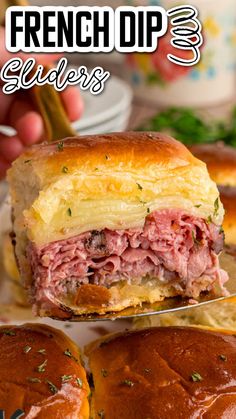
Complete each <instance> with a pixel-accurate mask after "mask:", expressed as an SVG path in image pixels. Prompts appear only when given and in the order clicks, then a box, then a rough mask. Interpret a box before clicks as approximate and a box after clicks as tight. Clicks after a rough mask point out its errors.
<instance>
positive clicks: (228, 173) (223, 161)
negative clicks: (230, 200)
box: [190, 143, 236, 186]
mask: <svg viewBox="0 0 236 419" xmlns="http://www.w3.org/2000/svg"><path fill="white" fill-rule="evenodd" d="M190 151H191V152H192V153H193V154H194V155H195V156H196V157H197V158H198V159H200V160H202V161H204V162H205V163H206V165H207V168H208V171H209V173H210V176H211V178H212V180H214V182H216V183H217V184H218V185H230V186H236V149H235V148H234V147H230V146H226V145H224V144H222V143H216V144H202V145H194V146H192V147H190Z"/></svg>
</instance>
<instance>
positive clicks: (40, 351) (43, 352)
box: [37, 349, 46, 355]
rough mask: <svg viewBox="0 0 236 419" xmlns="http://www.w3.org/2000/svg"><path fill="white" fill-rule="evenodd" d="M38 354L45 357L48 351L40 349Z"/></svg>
mask: <svg viewBox="0 0 236 419" xmlns="http://www.w3.org/2000/svg"><path fill="white" fill-rule="evenodd" d="M37 352H38V353H39V354H42V355H45V354H46V349H39V350H38V351H37Z"/></svg>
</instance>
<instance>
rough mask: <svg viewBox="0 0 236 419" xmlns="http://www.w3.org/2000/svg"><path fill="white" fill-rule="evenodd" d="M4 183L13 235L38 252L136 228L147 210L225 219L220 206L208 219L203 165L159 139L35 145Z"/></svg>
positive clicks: (103, 138) (211, 187) (117, 137)
mask: <svg viewBox="0 0 236 419" xmlns="http://www.w3.org/2000/svg"><path fill="white" fill-rule="evenodd" d="M8 180H9V183H10V192H11V199H12V205H13V212H14V217H15V223H14V230H15V233H16V234H17V235H20V236H22V238H24V239H25V238H26V237H27V238H28V239H30V240H32V241H33V242H35V243H36V244H39V245H43V244H47V243H50V242H51V241H55V240H60V239H66V238H69V237H72V236H75V235H77V234H80V233H82V232H84V231H89V230H101V229H103V228H105V227H106V228H110V229H111V230H115V229H125V228H132V227H141V226H143V224H144V219H145V217H146V214H147V209H149V210H150V211H153V210H158V209H162V208H165V209H166V208H181V209H183V210H186V211H188V212H191V213H192V214H193V215H196V216H200V217H202V218H207V217H208V216H209V215H210V214H211V215H212V217H213V220H214V221H216V223H217V224H221V222H222V218H223V209H222V206H221V205H220V208H219V211H218V214H217V217H215V216H214V202H215V200H216V199H217V197H218V191H217V188H216V185H215V184H214V182H212V181H211V179H210V177H209V175H208V172H207V169H206V166H205V164H204V163H203V162H201V161H200V160H197V159H196V158H195V157H193V155H192V154H191V153H190V152H189V151H188V150H187V148H186V147H185V146H184V145H183V144H181V143H180V142H178V141H176V140H174V139H173V138H171V137H168V136H166V135H164V134H160V133H142V132H136V133H134V132H126V133H125V132H124V133H117V134H116V133H112V134H107V135H94V136H81V137H78V138H70V139H67V140H65V141H64V142H57V143H54V144H42V145H36V146H33V147H32V148H31V149H29V150H27V151H26V152H25V153H24V154H22V155H21V156H20V157H19V158H18V159H17V160H16V161H15V162H14V163H13V166H12V168H11V169H10V170H9V172H8ZM68 210H69V211H68ZM121 218H122V223H121Z"/></svg>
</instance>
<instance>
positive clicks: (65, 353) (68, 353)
mask: <svg viewBox="0 0 236 419" xmlns="http://www.w3.org/2000/svg"><path fill="white" fill-rule="evenodd" d="M63 353H64V355H66V356H68V357H69V358H71V359H74V361H75V362H78V359H76V358H75V356H74V355H72V353H71V351H70V350H69V349H66V350H65V351H64V352H63Z"/></svg>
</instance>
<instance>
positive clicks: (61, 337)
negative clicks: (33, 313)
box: [0, 324, 89, 419]
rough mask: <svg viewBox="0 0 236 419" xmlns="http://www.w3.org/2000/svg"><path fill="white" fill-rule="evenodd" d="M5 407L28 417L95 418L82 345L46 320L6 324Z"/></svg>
mask: <svg viewBox="0 0 236 419" xmlns="http://www.w3.org/2000/svg"><path fill="white" fill-rule="evenodd" d="M0 372H1V374H0V407H1V409H3V410H4V411H5V415H6V418H10V417H12V415H13V413H14V412H15V411H16V410H17V409H21V410H23V411H24V412H25V415H24V418H25V419H32V418H37V419H55V418H57V419H65V418H73V419H76V418H78V419H89V404H88V395H89V387H88V383H87V378H86V373H85V370H84V368H83V367H82V365H81V363H80V353H79V350H78V348H77V347H76V345H75V344H74V343H73V342H72V341H71V340H70V339H69V338H68V337H67V336H66V335H65V334H64V333H62V332H61V331H59V330H57V329H54V328H51V327H49V326H46V325H40V324H25V325H23V326H9V325H6V326H1V327H0Z"/></svg>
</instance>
